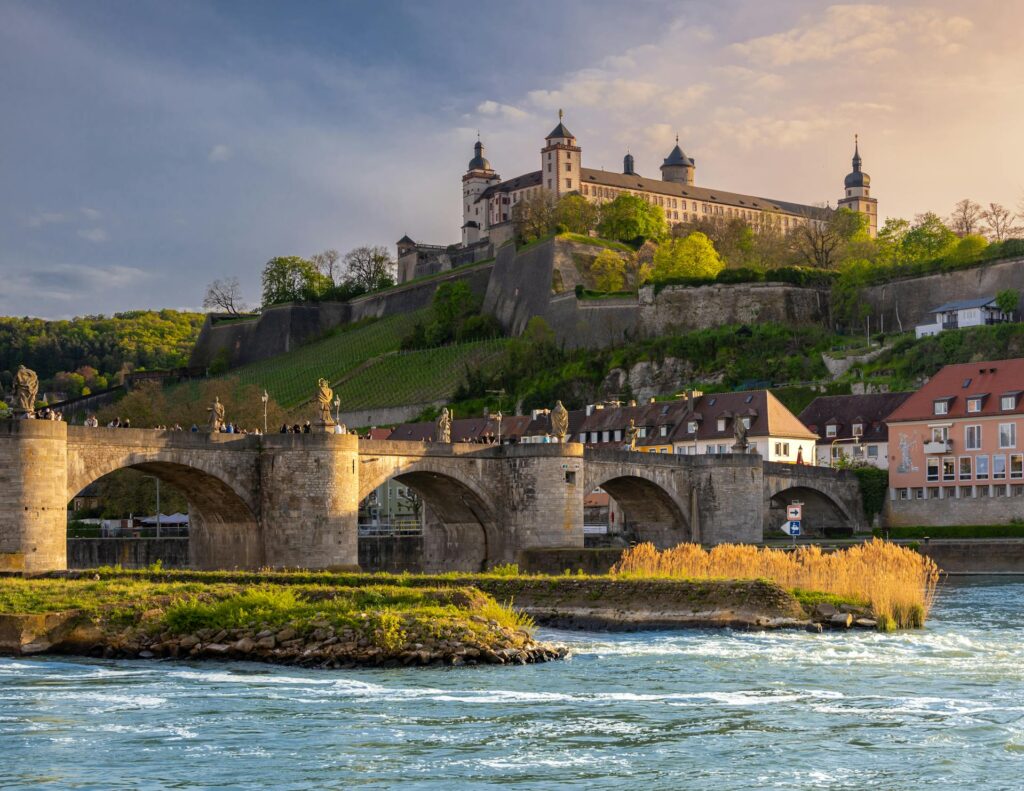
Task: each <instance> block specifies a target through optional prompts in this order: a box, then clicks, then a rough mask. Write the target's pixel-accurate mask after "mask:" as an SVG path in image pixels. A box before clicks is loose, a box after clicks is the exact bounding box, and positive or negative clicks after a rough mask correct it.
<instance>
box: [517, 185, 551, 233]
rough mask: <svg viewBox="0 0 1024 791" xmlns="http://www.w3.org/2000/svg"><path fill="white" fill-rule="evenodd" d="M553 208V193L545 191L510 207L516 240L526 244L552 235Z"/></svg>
mask: <svg viewBox="0 0 1024 791" xmlns="http://www.w3.org/2000/svg"><path fill="white" fill-rule="evenodd" d="M555 206H556V200H555V195H554V193H553V192H551V190H546V189H542V190H540V192H538V193H537V194H536V195H531V196H528V197H526V198H523V199H522V200H520V201H519V203H517V204H516V205H515V206H513V207H512V225H513V227H514V228H515V232H516V238H517V239H518V240H519V241H520V242H521V243H525V244H528V243H529V242H533V241H536V240H537V239H543V238H544V237H545V236H548V235H549V234H552V233H554V231H555Z"/></svg>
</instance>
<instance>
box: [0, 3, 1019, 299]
mask: <svg viewBox="0 0 1024 791" xmlns="http://www.w3.org/2000/svg"><path fill="white" fill-rule="evenodd" d="M1022 27H1024V0H972V1H971V2H970V3H964V2H962V0H955V1H954V0H926V1H922V2H887V3H877V4H868V3H865V4H829V3H827V2H821V0H714V1H713V2H712V1H708V0H676V1H675V2H668V1H667V0H632V2H628V3H627V2H609V1H608V0H579V1H577V0H563V2H559V3H551V2H547V1H542V0H520V1H519V2H516V3H497V2H481V1H480V0H476V1H475V2H460V0H446V1H441V2H431V3H427V2H422V0H418V1H412V2H389V1H388V0H376V2H366V3H357V2H354V1H352V2H341V1H340V0H339V1H338V2H312V1H309V2H303V3H269V2H257V1H254V0H248V2H245V3H239V2H192V1H191V0H176V2H174V3H167V2H151V1H150V0H124V1H123V2H121V1H116V2H115V1H114V0H90V1H89V2H77V1H72V0H68V1H66V2H54V1H53V0H0V108H2V110H0V315H18V316H21V315H34V316H42V317H46V318H68V317H71V316H75V315H92V314H98V313H105V314H110V313H112V312H115V311H119V310H130V309H138V308H161V307H170V308H182V309H189V308H191V309H195V308H198V307H199V306H200V305H201V303H202V298H203V294H204V292H205V289H206V286H207V284H208V283H209V282H210V281H211V280H213V279H214V278H218V277H230V276H236V277H238V278H239V280H240V281H241V282H242V285H243V291H244V292H245V296H246V298H247V299H248V301H249V302H250V303H256V302H258V299H259V274H260V270H261V269H262V266H263V265H264V264H265V262H266V261H267V260H268V259H270V258H272V257H274V256H276V255H303V256H308V255H311V254H313V253H315V252H317V251H320V250H323V249H326V248H335V249H338V250H340V251H342V252H343V253H344V252H345V251H346V250H349V249H351V248H353V247H357V246H360V245H364V244H373V245H377V244H379V245H386V246H388V247H389V248H390V249H391V250H392V252H393V251H394V242H395V241H396V240H397V239H399V238H400V237H401V236H403V235H404V234H408V235H410V236H411V237H412V238H413V239H416V240H417V241H423V242H427V243H434V244H448V243H451V242H454V241H457V240H458V238H459V227H460V225H461V211H460V194H461V182H460V179H461V175H462V173H463V172H464V170H465V168H466V163H467V162H468V161H469V159H470V158H471V156H472V146H473V142H474V141H475V140H476V135H477V132H478V131H479V133H480V135H481V139H482V140H483V142H484V144H485V145H486V155H487V157H488V158H489V159H490V161H491V164H492V166H493V167H494V168H495V169H496V170H497V171H498V173H500V174H501V175H502V176H503V177H505V178H511V177H513V176H516V175H520V174H522V173H526V172H529V171H532V170H535V169H537V168H538V167H539V162H540V159H539V152H540V148H541V147H542V145H543V138H544V135H546V134H547V133H548V132H549V131H550V130H551V128H553V127H554V126H555V124H556V123H557V120H558V110H559V109H563V110H564V112H565V122H566V125H567V126H568V127H569V129H571V130H572V132H573V133H574V134H575V135H576V137H577V139H578V142H579V145H580V146H581V147H582V149H583V163H584V165H585V166H587V167H594V168H601V167H604V168H607V169H609V170H617V171H620V170H621V168H622V157H623V155H624V154H625V153H626V151H627V150H628V151H629V152H631V153H632V154H633V155H634V157H635V158H636V168H637V171H638V172H639V173H641V174H642V175H648V176H655V177H657V176H658V166H659V165H660V164H661V160H662V159H663V158H664V157H665V156H666V155H667V154H668V152H669V150H670V149H671V148H672V146H673V145H674V141H675V136H676V135H677V134H678V135H679V141H680V144H681V146H682V148H683V150H684V151H685V152H686V154H687V155H688V156H691V157H693V158H694V159H695V160H696V162H697V171H696V179H697V183H698V184H700V185H704V186H712V187H718V188H720V189H723V190H734V191H739V192H746V193H750V194H754V195H759V196H763V197H769V198H777V199H784V200H792V201H799V202H805V203H814V204H822V203H825V202H828V203H830V204H831V205H835V201H836V200H837V199H838V198H839V197H841V195H842V180H843V177H844V176H845V175H846V173H847V172H848V171H849V169H850V157H851V155H852V148H853V136H854V134H855V133H856V134H859V135H860V143H861V154H862V156H863V158H864V170H865V171H866V172H868V173H869V174H870V175H871V177H872V187H873V194H874V196H875V197H876V198H878V201H879V212H880V214H881V215H882V217H883V218H884V217H886V216H901V217H908V218H910V217H913V216H914V215H915V214H918V213H920V212H924V211H929V210H931V211H935V212H938V213H939V214H941V215H946V214H948V213H949V211H950V210H951V209H952V206H953V204H954V203H955V202H956V201H957V200H959V199H961V198H964V197H969V198H972V199H974V200H977V201H979V202H982V203H988V202H990V201H994V202H1000V203H1003V204H1005V205H1008V206H1012V207H1016V206H1017V204H1018V203H1019V202H1020V201H1021V200H1022V198H1024V144H1022V142H1021V141H1022V139H1024V47H1021V46H1020V42H1019V31H1020V30H1021V29H1022Z"/></svg>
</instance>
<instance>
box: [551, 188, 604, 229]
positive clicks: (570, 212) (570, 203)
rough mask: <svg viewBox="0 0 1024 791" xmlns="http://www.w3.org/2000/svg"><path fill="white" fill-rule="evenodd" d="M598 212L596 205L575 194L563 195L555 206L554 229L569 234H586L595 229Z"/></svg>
mask: <svg viewBox="0 0 1024 791" xmlns="http://www.w3.org/2000/svg"><path fill="white" fill-rule="evenodd" d="M598 216H599V211H598V208H597V206H596V205H594V204H593V203H591V202H590V201H588V200H587V199H586V198H584V197H583V196H582V195H580V194H579V193H576V192H570V193H569V194H568V195H563V196H562V198H561V199H560V200H559V201H558V203H557V204H556V205H555V209H554V213H553V220H554V225H555V227H556V228H559V227H560V228H564V229H565V230H566V231H569V232H570V233H581V234H588V233H590V232H591V231H592V230H594V228H595V227H597V219H598Z"/></svg>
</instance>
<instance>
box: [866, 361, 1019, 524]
mask: <svg viewBox="0 0 1024 791" xmlns="http://www.w3.org/2000/svg"><path fill="white" fill-rule="evenodd" d="M1022 396H1024V359H1016V360H996V361H993V362H981V363H964V364H962V365H947V366H946V367H945V368H943V369H942V370H941V371H939V372H938V373H937V374H936V375H935V376H934V377H932V379H931V380H930V381H929V382H928V383H927V384H926V385H924V386H923V387H922V388H921V389H920V390H918V391H917V392H916V393H914V394H913V395H911V396H910V398H908V399H907V400H906V401H904V402H903V404H902V405H901V406H899V407H898V408H897V409H896V410H895V411H894V412H893V413H892V414H891V415H890V416H889V419H888V420H887V421H886V422H887V423H888V424H889V487H890V489H889V495H890V496H889V509H888V514H887V516H888V519H889V524H891V525H901V524H904V525H905V524H919V525H929V524H934V525H941V524H1001V523H1005V522H1008V521H1010V520H1011V519H1015V518H1024V398H1022Z"/></svg>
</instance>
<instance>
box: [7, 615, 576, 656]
mask: <svg viewBox="0 0 1024 791" xmlns="http://www.w3.org/2000/svg"><path fill="white" fill-rule="evenodd" d="M470 619H471V620H474V621H476V622H477V623H480V624H481V625H484V626H487V627H488V629H489V630H490V633H491V635H492V638H493V637H497V639H492V640H490V641H488V643H487V644H484V643H482V642H473V641H460V640H455V639H441V638H435V637H431V636H429V635H426V634H418V635H417V634H406V635H403V638H402V639H401V640H398V641H395V642H394V643H392V644H389V645H379V644H376V643H375V641H374V640H373V639H372V637H368V636H367V635H366V633H365V632H364V631H363V630H360V629H351V628H340V629H335V628H334V627H333V626H331V624H329V623H328V622H326V621H313V622H312V623H311V624H309V626H311V627H312V629H311V630H309V629H305V630H302V631H300V630H299V629H296V628H295V627H292V626H285V627H283V628H270V627H265V628H250V629H199V630H196V631H195V632H190V633H188V634H173V633H171V632H168V631H164V632H156V633H151V632H148V631H147V630H146V629H135V628H129V629H124V630H114V631H112V630H110V629H109V628H105V627H104V626H103V625H102V624H100V623H97V621H96V620H95V619H93V618H90V617H89V616H86V615H84V614H82V613H80V612H77V611H69V612H63V613H46V614H39V615H36V614H29V615H19V614H0V654H13V655H16V656H29V655H34V654H42V653H54V654H78V655H82V656H94V657H102V658H104V659H222V660H223V659H228V660H235V661H253V662H269V663H273V664H282V665H298V666H300V667H319V668H352V667H361V666H376V667H400V666H408V665H450V666H457V665H478V664H488V665H525V664H532V663H535V662H546V661H549V660H552V659H562V658H564V657H565V656H566V655H567V653H568V651H567V649H566V648H565V647H564V646H561V645H557V644H551V643H542V642H538V641H535V640H533V639H532V638H531V637H530V635H529V633H528V632H527V631H526V630H525V629H516V630H513V629H509V628H507V627H502V626H500V625H499V624H498V623H497V622H495V621H489V622H488V621H487V620H486V619H484V618H483V617H482V616H476V615H474V616H470Z"/></svg>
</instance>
